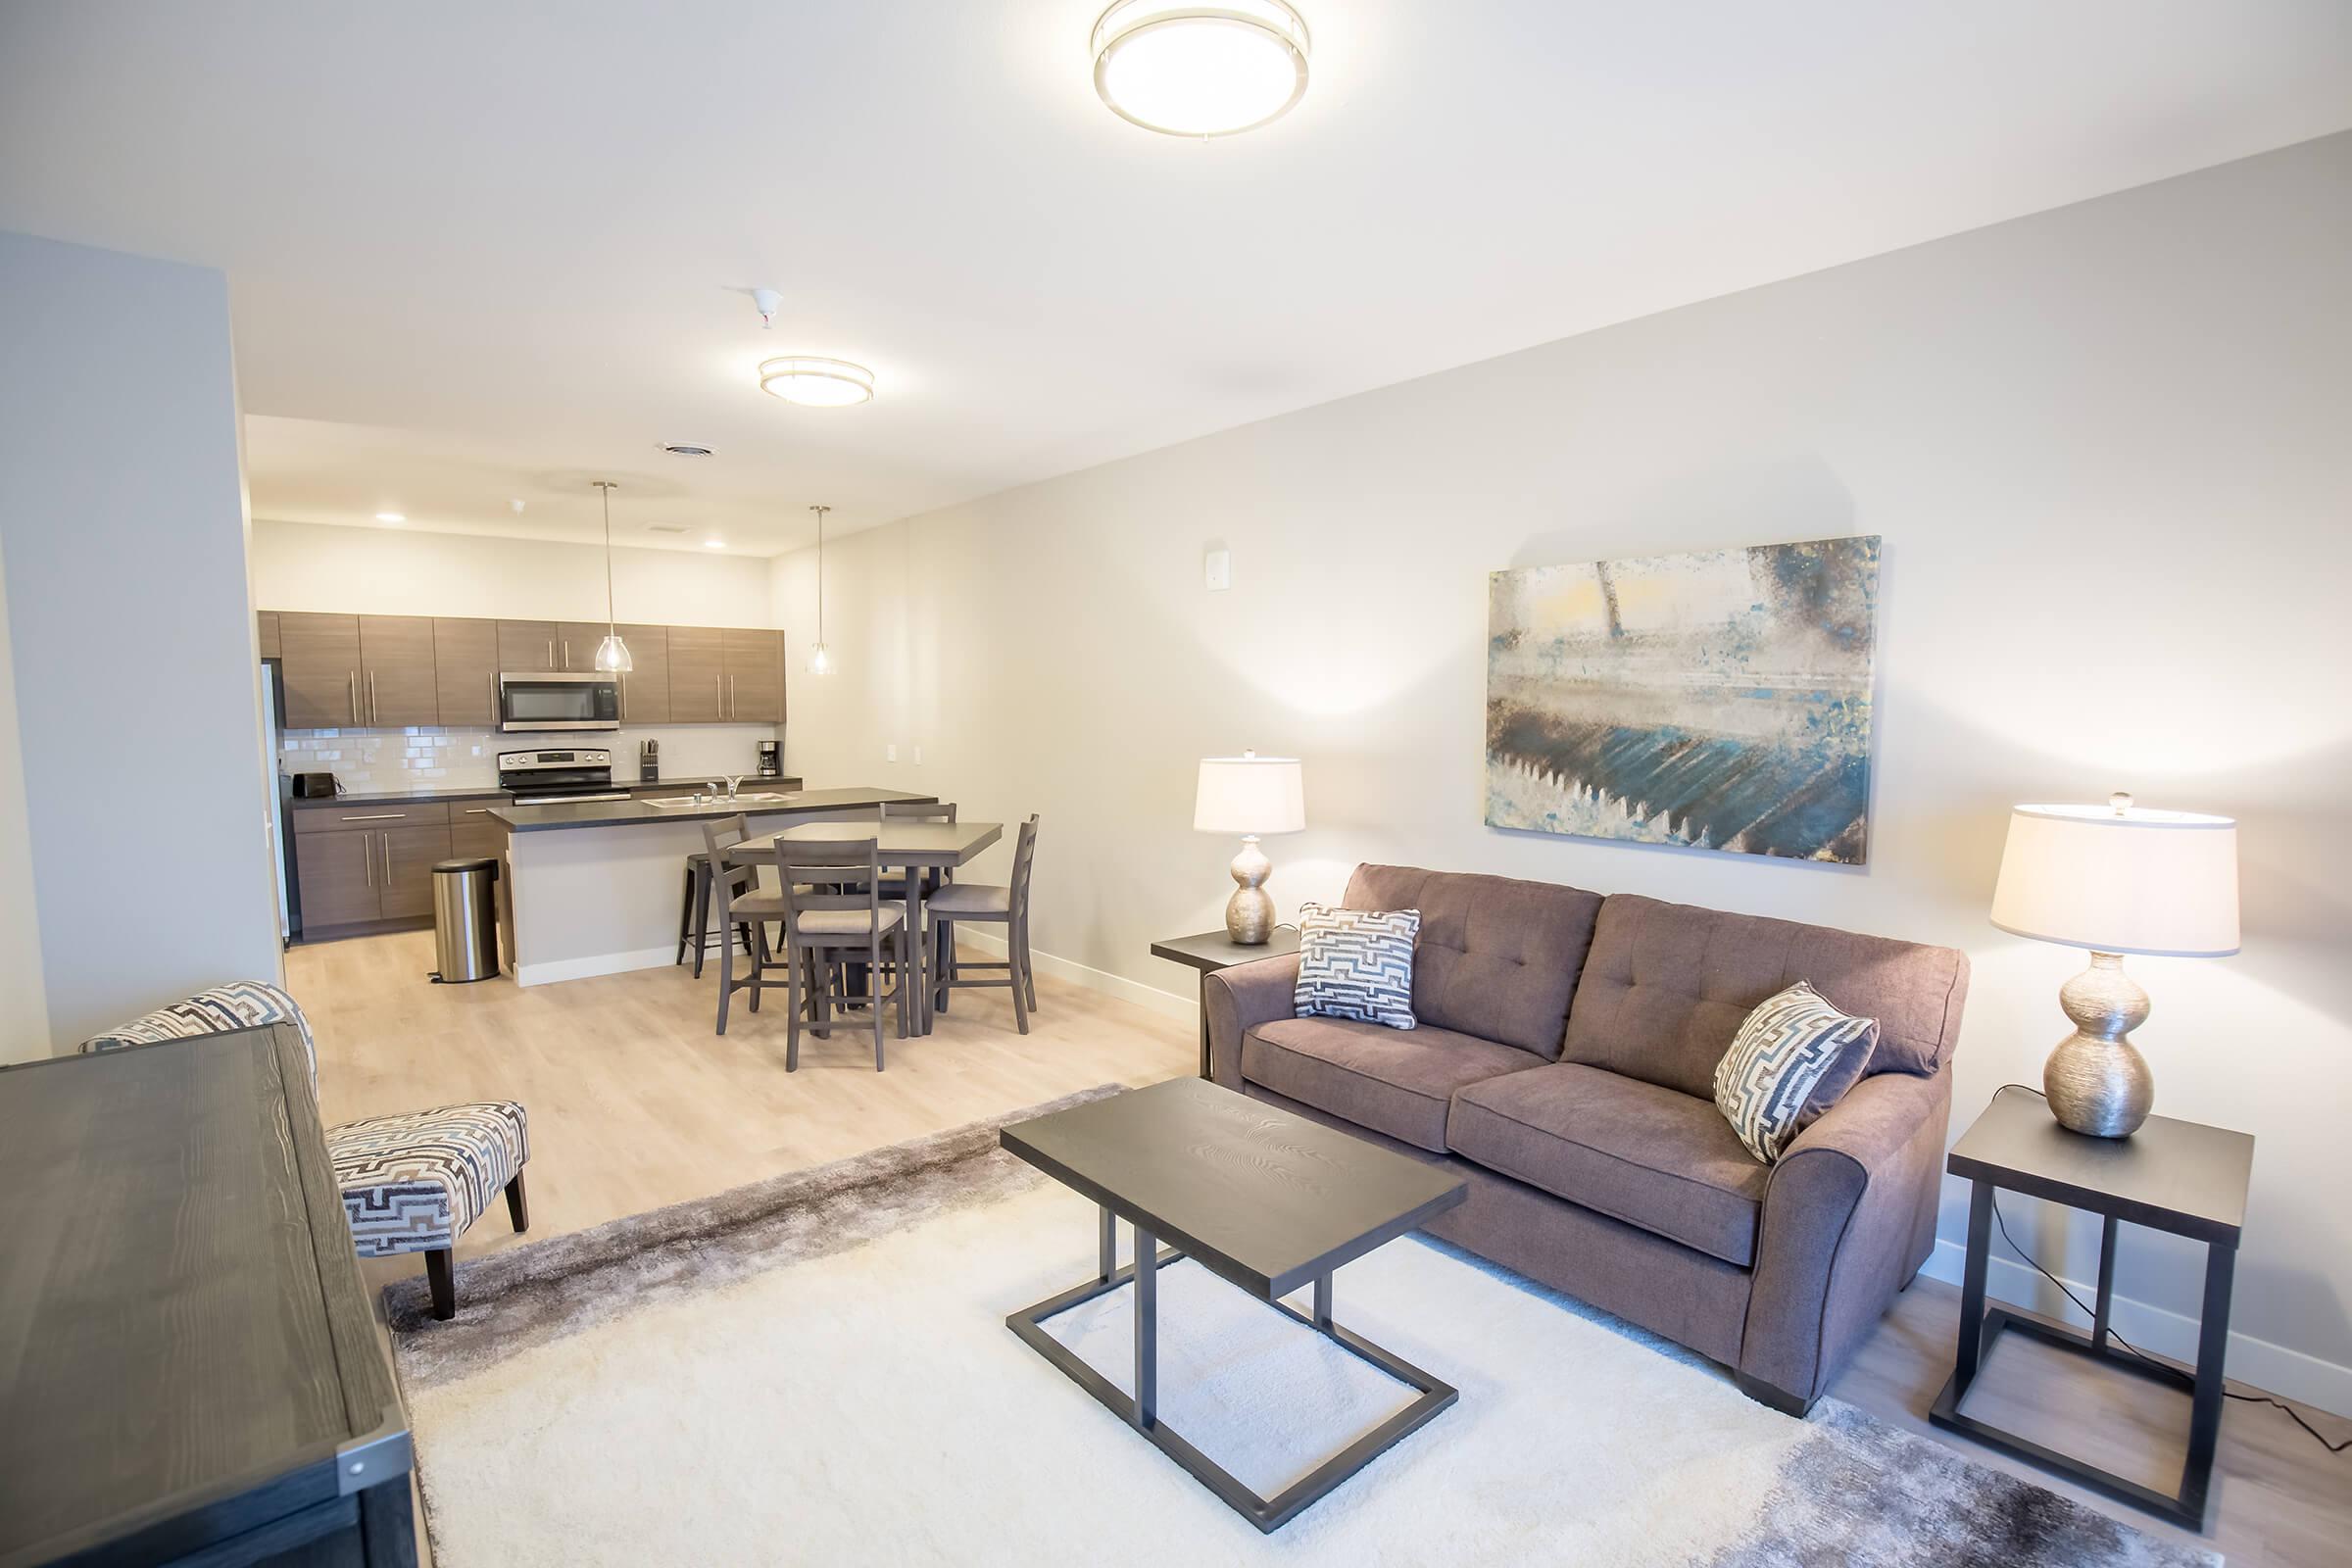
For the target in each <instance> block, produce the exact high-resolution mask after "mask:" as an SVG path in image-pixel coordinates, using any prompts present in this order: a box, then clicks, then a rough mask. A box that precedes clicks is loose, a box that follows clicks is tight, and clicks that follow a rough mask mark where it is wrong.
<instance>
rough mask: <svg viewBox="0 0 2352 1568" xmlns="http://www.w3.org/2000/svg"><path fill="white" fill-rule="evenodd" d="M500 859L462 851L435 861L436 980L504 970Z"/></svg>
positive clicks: (476, 976)
mask: <svg viewBox="0 0 2352 1568" xmlns="http://www.w3.org/2000/svg"><path fill="white" fill-rule="evenodd" d="M497 880H498V861H496V860H495V859H492V858H490V857H488V856H486V855H485V856H460V857H459V858H456V859H454V860H437V861H435V862H434V864H433V952H434V956H435V957H436V959H438V961H439V962H440V965H441V967H440V968H439V969H438V970H436V971H435V972H434V974H433V980H434V983H435V984H443V983H447V984H451V985H454V984H457V983H458V982H460V981H465V980H487V979H489V978H491V977H492V976H493V975H495V974H497V973H498V890H497V889H496V888H495V887H494V886H492V884H493V883H495V882H497Z"/></svg>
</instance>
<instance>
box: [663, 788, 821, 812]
mask: <svg viewBox="0 0 2352 1568" xmlns="http://www.w3.org/2000/svg"><path fill="white" fill-rule="evenodd" d="M791 799H792V797H791V796H789V795H778V794H776V793H774V792H773V791H772V790H746V791H744V792H743V793H742V794H740V795H738V796H736V797H735V798H734V799H733V800H731V801H730V800H728V799H727V798H726V797H725V796H723V795H722V796H719V797H718V798H717V799H715V800H711V799H698V798H696V797H695V796H692V795H664V796H661V797H659V798H657V799H654V800H650V801H647V802H646V803H645V804H646V805H648V806H652V807H657V808H659V809H662V810H664V811H682V810H690V809H694V808H697V807H700V808H703V809H711V808H713V807H720V806H781V805H783V804H784V803H785V802H786V801H789V800H791Z"/></svg>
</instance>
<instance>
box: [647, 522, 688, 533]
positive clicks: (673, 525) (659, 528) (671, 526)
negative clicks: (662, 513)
mask: <svg viewBox="0 0 2352 1568" xmlns="http://www.w3.org/2000/svg"><path fill="white" fill-rule="evenodd" d="M645 531H646V532H647V533H684V532H685V531H686V525H685V524H684V523H682V522H649V523H647V524H646V525H645Z"/></svg>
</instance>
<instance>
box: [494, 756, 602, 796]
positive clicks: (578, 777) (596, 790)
mask: <svg viewBox="0 0 2352 1568" xmlns="http://www.w3.org/2000/svg"><path fill="white" fill-rule="evenodd" d="M498 787H499V788H500V789H502V790H505V791H506V792H507V793H508V794H510V795H512V796H513V797H514V798H515V805H516V806H568V805H571V804H573V803H575V802H580V801H625V800H627V799H628V798H629V797H628V792H627V791H625V790H616V789H614V788H613V754H612V753H611V752H600V751H584V750H572V751H562V752H501V753H499V754H498Z"/></svg>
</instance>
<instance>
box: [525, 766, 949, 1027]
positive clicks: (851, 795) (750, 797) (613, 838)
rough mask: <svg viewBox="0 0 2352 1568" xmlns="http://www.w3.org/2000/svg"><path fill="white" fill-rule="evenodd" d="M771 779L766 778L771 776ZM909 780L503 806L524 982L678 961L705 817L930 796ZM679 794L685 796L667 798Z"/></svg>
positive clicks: (815, 810)
mask: <svg viewBox="0 0 2352 1568" xmlns="http://www.w3.org/2000/svg"><path fill="white" fill-rule="evenodd" d="M760 782H764V781H760ZM936 798H937V797H935V796H930V795H914V794H909V793H907V791H905V790H886V789H877V788H873V787H871V786H863V785H857V786H851V787H848V788H843V789H829V790H762V789H760V788H757V787H756V786H755V787H752V788H747V789H745V790H744V791H743V792H742V793H741V794H740V795H739V796H737V797H736V799H735V800H733V801H732V802H730V801H727V800H725V799H723V798H721V799H719V800H716V801H706V802H702V803H697V802H696V801H695V800H694V799H693V797H692V796H691V794H690V793H689V792H684V791H681V792H680V793H679V794H678V795H677V796H658V797H654V798H651V799H640V800H629V801H573V802H564V803H560V804H557V805H551V806H496V807H492V808H490V809H489V813H488V814H489V817H490V820H492V821H494V822H496V823H498V824H499V825H500V826H501V827H503V828H504V829H506V830H507V841H506V855H505V865H504V870H503V877H504V880H505V884H506V886H505V889H504V894H503V897H502V899H501V901H500V902H501V904H502V906H503V907H502V911H501V912H502V914H503V915H504V918H505V924H506V927H507V966H508V971H509V972H510V973H511V974H512V975H513V976H514V977H515V983H516V984H517V985H525V986H535V985H547V984H549V983H551V982H554V981H560V980H579V979H585V978H587V977H588V976H591V975H600V974H619V973H621V972H623V971H624V970H629V969H652V968H659V967H661V966H662V965H663V964H666V963H671V962H674V961H675V960H676V957H677V952H678V910H679V907H680V906H681V905H682V904H683V903H684V899H685V885H686V857H687V856H689V855H691V854H694V853H696V852H697V851H699V850H701V849H702V848H703V824H704V823H705V822H706V821H711V820H716V819H720V818H724V817H731V816H737V815H741V816H745V817H748V818H750V820H751V826H752V831H753V833H755V834H760V833H774V832H776V831H778V830H780V829H783V828H787V827H790V826H792V825H793V824H795V823H796V822H812V821H825V820H827V819H833V820H846V819H853V818H857V817H866V818H871V817H873V816H874V815H875V813H876V810H877V809H878V808H879V807H881V806H882V805H883V804H884V803H885V802H889V803H894V804H895V803H898V802H915V801H931V800H935V799H936ZM671 801H674V802H676V803H678V804H674V805H670V804H662V803H664V802H671Z"/></svg>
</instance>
